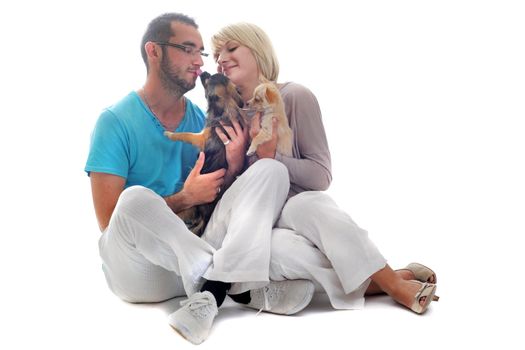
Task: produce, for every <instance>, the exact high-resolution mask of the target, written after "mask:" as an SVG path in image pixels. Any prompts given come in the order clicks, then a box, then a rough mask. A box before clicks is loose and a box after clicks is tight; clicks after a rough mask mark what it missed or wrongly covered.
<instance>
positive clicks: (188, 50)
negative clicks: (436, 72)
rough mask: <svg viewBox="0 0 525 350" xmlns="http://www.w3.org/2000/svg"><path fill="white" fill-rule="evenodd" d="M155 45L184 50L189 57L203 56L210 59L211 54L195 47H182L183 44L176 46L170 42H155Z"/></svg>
mask: <svg viewBox="0 0 525 350" xmlns="http://www.w3.org/2000/svg"><path fill="white" fill-rule="evenodd" d="M154 43H155V44H158V45H163V46H171V47H175V48H177V49H179V50H182V51H184V52H185V53H186V54H188V55H191V56H195V55H201V56H202V57H208V56H209V54H208V53H206V52H204V51H202V50H201V49H197V48H195V47H191V46H186V45H181V44H174V43H169V42H166V41H154Z"/></svg>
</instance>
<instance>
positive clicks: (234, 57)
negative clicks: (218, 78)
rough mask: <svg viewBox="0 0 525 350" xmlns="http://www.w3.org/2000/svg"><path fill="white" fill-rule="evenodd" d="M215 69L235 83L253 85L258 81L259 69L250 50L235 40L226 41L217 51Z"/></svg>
mask: <svg viewBox="0 0 525 350" xmlns="http://www.w3.org/2000/svg"><path fill="white" fill-rule="evenodd" d="M217 65H218V67H217V71H218V72H219V73H222V74H224V75H226V76H227V77H228V78H229V79H230V80H231V81H232V82H233V83H234V84H235V85H237V86H243V85H253V84H254V83H256V82H258V81H259V69H258V67H257V61H255V56H254V55H253V53H252V51H251V50H250V49H249V48H247V47H246V46H242V45H240V44H239V43H238V42H236V41H229V42H227V43H226V44H225V45H224V46H223V47H222V49H221V50H220V51H219V56H218V58H217Z"/></svg>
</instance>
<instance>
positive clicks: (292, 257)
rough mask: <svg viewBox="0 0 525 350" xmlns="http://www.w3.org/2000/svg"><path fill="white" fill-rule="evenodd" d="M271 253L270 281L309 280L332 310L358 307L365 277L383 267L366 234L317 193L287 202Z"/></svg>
mask: <svg viewBox="0 0 525 350" xmlns="http://www.w3.org/2000/svg"><path fill="white" fill-rule="evenodd" d="M271 250H272V257H271V265H270V279H271V280H283V279H309V280H312V281H313V282H314V283H315V284H316V287H317V290H319V289H323V290H324V291H326V293H327V295H328V297H329V299H330V302H331V304H332V306H333V307H334V308H336V309H356V308H362V307H363V305H364V293H365V291H366V289H367V287H368V285H369V283H370V279H369V277H370V276H371V275H372V274H374V273H375V272H377V271H379V270H380V269H382V268H383V267H385V265H386V261H385V259H384V258H383V256H382V255H381V253H380V252H379V251H378V249H377V248H376V246H375V245H374V244H373V243H372V242H371V241H370V239H369V238H368V233H367V232H366V231H365V230H363V229H361V228H360V227H358V226H357V225H356V224H355V223H354V222H353V221H352V218H350V216H348V214H346V213H345V212H344V211H342V210H341V209H340V208H339V207H338V206H337V204H336V203H335V202H334V201H333V200H332V199H331V198H330V197H329V196H328V195H327V194H326V193H323V192H314V191H310V192H303V193H300V194H298V195H296V196H294V197H292V198H290V199H289V200H288V202H287V203H286V204H285V206H284V208H283V211H282V214H281V217H280V219H279V221H278V222H277V225H276V228H275V229H274V230H273V234H272V247H271Z"/></svg>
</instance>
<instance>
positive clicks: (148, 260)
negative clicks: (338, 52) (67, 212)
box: [85, 13, 313, 344]
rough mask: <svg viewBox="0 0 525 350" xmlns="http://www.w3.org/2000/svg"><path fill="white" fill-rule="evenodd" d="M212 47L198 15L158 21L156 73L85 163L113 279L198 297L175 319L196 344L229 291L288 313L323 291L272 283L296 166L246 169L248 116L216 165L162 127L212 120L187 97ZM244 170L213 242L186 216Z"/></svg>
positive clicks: (129, 291) (107, 118)
mask: <svg viewBox="0 0 525 350" xmlns="http://www.w3.org/2000/svg"><path fill="white" fill-rule="evenodd" d="M203 50H204V46H203V43H202V38H201V35H200V33H199V31H198V27H197V24H196V23H195V21H194V20H193V19H191V18H189V17H187V16H185V15H182V14H177V13H168V14H164V15H161V16H159V17H157V18H155V19H154V20H153V21H152V22H151V23H150V24H149V26H148V28H147V30H146V32H145V34H144V36H143V39H142V43H141V52H142V57H143V59H144V63H145V64H146V70H147V78H146V82H145V84H144V85H143V87H142V88H140V89H138V90H137V91H132V92H131V93H130V94H128V95H127V96H126V97H124V98H123V99H122V100H121V101H119V102H117V103H116V104H114V105H113V106H111V107H108V108H107V109H105V110H104V111H103V112H102V114H101V115H100V117H99V118H98V120H97V123H96V125H95V128H94V130H93V132H92V135H91V146H90V152H89V155H88V160H87V163H86V167H85V171H86V172H87V173H88V175H89V176H90V179H91V188H92V194H93V203H94V207H95V213H96V216H97V220H98V223H99V227H100V230H101V231H102V236H101V238H100V240H99V249H100V256H101V258H102V261H103V265H102V267H103V271H104V274H105V276H106V280H107V283H108V286H109V288H110V289H111V290H112V291H113V293H115V294H116V295H117V296H118V297H120V298H121V299H123V300H126V301H129V302H159V301H163V300H167V299H170V298H173V297H176V296H181V295H185V294H186V295H188V296H189V298H188V300H186V301H184V302H183V303H182V305H183V306H182V307H181V308H180V309H179V310H177V311H176V312H174V313H173V314H171V315H170V316H169V322H170V324H171V325H172V326H173V328H175V329H176V330H177V331H179V333H181V334H182V335H183V336H184V337H186V338H187V339H188V340H190V341H191V342H193V343H195V344H198V343H201V342H202V341H204V340H205V339H206V337H207V336H208V333H209V331H210V328H211V325H212V323H213V319H214V318H215V315H216V314H217V312H218V311H217V308H218V307H219V306H220V305H221V304H222V302H223V301H224V298H225V296H226V293H227V292H228V293H229V294H230V295H231V296H232V298H233V299H234V300H236V301H239V302H242V303H243V304H246V303H247V305H248V306H249V307H252V308H256V309H260V310H266V311H270V310H271V311H272V312H275V313H287V314H289V313H293V312H298V311H300V310H301V309H302V308H304V307H305V306H306V305H307V304H308V303H309V302H310V300H311V297H312V294H313V285H312V283H311V282H309V281H282V282H270V283H269V281H268V274H269V259H270V235H271V231H272V226H273V224H274V223H275V221H276V220H277V218H278V215H279V212H280V210H281V209H282V206H283V204H284V201H285V200H286V197H287V194H288V188H289V178H288V171H287V169H286V167H284V165H282V164H281V163H279V162H277V161H275V160H273V159H271V160H270V159H261V160H259V161H257V162H256V163H255V164H254V165H252V166H251V167H250V168H249V169H248V170H247V171H245V172H244V173H243V174H242V175H240V176H238V177H237V175H239V173H240V171H241V168H242V167H243V164H244V154H245V152H246V146H247V141H248V134H247V130H243V129H242V128H241V127H240V126H239V125H238V124H235V125H234V127H231V128H230V127H225V132H224V133H221V135H222V136H223V140H225V142H224V144H225V147H226V154H227V157H226V158H227V161H228V169H227V170H225V169H220V170H217V171H215V172H212V173H209V174H200V170H201V168H202V165H203V162H204V154H203V153H202V152H201V153H198V151H197V150H196V149H195V148H194V147H193V146H191V145H188V144H183V143H181V142H173V141H171V140H169V139H168V138H166V137H164V135H163V134H164V131H166V130H170V131H175V130H176V131H186V132H199V131H200V130H201V129H202V128H203V126H204V114H203V112H202V111H201V110H200V109H199V108H198V107H197V106H195V105H194V104H193V103H192V102H191V101H190V100H189V99H187V98H186V97H184V94H185V93H186V92H187V91H189V90H191V89H193V88H194V87H195V81H196V79H197V77H198V76H199V74H200V72H201V71H200V68H201V67H202V65H203V57H206V56H207V54H205V53H204V51H203ZM236 177H237V179H236V180H235V182H234V183H233V184H232V185H231V187H230V188H229V189H228V191H226V192H225V193H224V194H223V196H222V199H221V200H220V201H219V203H218V204H217V206H216V209H215V212H214V214H213V215H212V218H211V219H210V221H209V223H208V226H207V228H206V231H205V236H206V240H203V239H201V238H199V237H197V236H195V235H194V234H193V233H192V232H190V231H189V230H188V229H187V228H186V226H185V225H184V222H183V221H182V220H181V219H180V218H179V217H178V216H177V215H176V213H177V212H179V211H181V210H184V209H187V208H190V207H192V206H194V205H197V204H202V203H208V202H211V201H213V200H214V199H215V197H216V196H217V193H218V189H219V188H220V186H221V184H223V183H224V182H225V181H233V180H234V179H235V178H236ZM249 290H250V293H244V292H246V291H249ZM236 295H237V297H236ZM236 298H237V299H239V300H237V299H236ZM246 298H247V299H246ZM240 299H243V300H240Z"/></svg>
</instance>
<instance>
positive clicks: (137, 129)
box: [84, 91, 205, 196]
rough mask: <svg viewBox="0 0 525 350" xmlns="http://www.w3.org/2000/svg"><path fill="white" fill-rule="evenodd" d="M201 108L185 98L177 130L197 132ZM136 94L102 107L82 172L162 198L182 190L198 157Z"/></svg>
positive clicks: (195, 151)
mask: <svg viewBox="0 0 525 350" xmlns="http://www.w3.org/2000/svg"><path fill="white" fill-rule="evenodd" d="M204 122H205V116H204V113H203V112H202V110H200V109H199V108H198V107H197V106H195V105H194V104H193V103H192V102H191V101H190V100H188V99H186V112H185V114H184V118H183V119H182V121H181V122H180V124H179V126H178V128H177V130H176V131H177V132H181V131H184V132H200V131H201V130H202V128H203V127H204ZM163 133H164V129H163V128H162V126H161V125H160V124H159V122H158V121H157V119H156V118H155V116H154V115H153V114H151V112H150V110H149V108H148V107H146V105H145V104H144V102H143V101H142V100H141V98H140V97H139V95H138V94H137V93H136V92H134V91H133V92H131V93H130V94H129V95H127V96H126V97H124V98H123V99H122V100H121V101H120V102H118V103H117V104H115V105H113V106H111V107H109V108H107V109H105V110H104V111H103V112H102V114H101V115H100V117H99V118H98V121H97V123H96V125H95V129H94V130H93V133H92V134H91V147H90V151H89V155H88V159H87V162H86V167H85V169H84V170H85V171H86V172H87V173H88V175H89V173H90V172H91V171H95V172H101V173H107V174H113V175H118V176H121V177H123V178H125V179H126V184H125V188H127V187H129V186H133V185H141V186H144V187H147V188H150V189H152V190H153V191H155V192H156V193H157V194H159V195H160V196H168V195H171V194H173V193H176V192H178V191H180V189H181V188H182V185H183V184H184V181H185V180H186V177H187V176H188V174H189V172H190V171H191V169H192V168H193V166H194V165H195V161H196V160H197V157H198V155H199V151H198V149H197V148H196V147H194V146H192V145H190V144H187V143H184V142H179V141H177V142H174V141H171V140H170V139H168V138H167V137H166V136H164V134H163Z"/></svg>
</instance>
